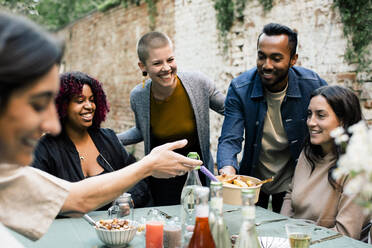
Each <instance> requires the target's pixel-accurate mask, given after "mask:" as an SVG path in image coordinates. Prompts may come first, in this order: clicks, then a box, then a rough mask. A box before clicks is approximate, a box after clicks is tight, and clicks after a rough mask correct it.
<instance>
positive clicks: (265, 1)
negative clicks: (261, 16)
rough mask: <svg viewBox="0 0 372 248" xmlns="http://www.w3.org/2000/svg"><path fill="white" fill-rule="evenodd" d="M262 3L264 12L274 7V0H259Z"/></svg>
mask: <svg viewBox="0 0 372 248" xmlns="http://www.w3.org/2000/svg"><path fill="white" fill-rule="evenodd" d="M258 1H259V2H260V4H261V5H262V8H263V10H264V12H265V13H266V12H269V11H270V10H271V9H272V8H273V0H258Z"/></svg>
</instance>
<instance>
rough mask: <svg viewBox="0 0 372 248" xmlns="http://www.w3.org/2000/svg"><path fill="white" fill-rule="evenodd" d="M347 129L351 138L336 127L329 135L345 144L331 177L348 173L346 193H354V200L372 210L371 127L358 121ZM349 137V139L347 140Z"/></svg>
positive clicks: (339, 143) (337, 142) (337, 141)
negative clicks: (344, 150) (344, 149)
mask: <svg viewBox="0 0 372 248" xmlns="http://www.w3.org/2000/svg"><path fill="white" fill-rule="evenodd" d="M348 131H349V132H350V133H352V136H351V138H350V139H349V137H345V136H347V135H346V134H345V133H344V130H343V129H341V128H337V129H335V130H334V131H332V133H331V135H332V137H334V138H335V142H336V144H338V145H342V144H346V142H347V141H348V144H347V147H346V153H345V154H343V155H342V156H341V157H340V159H339V160H338V162H337V163H338V168H337V169H335V170H334V172H333V177H334V178H335V179H339V178H341V177H343V176H345V175H349V181H348V183H347V185H345V188H344V191H345V193H346V194H353V195H356V196H357V197H356V202H357V203H359V204H361V205H363V206H366V209H367V210H368V211H371V212H372V208H371V204H370V203H369V201H371V198H372V129H369V128H368V126H367V125H366V124H365V123H364V122H363V121H360V122H358V123H357V124H355V125H353V126H351V127H350V128H349V129H348ZM348 139H349V140H348Z"/></svg>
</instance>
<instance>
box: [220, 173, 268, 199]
mask: <svg viewBox="0 0 372 248" xmlns="http://www.w3.org/2000/svg"><path fill="white" fill-rule="evenodd" d="M216 177H217V179H218V180H220V181H221V182H222V195H223V203H225V204H230V205H239V206H241V205H242V198H241V189H242V188H252V189H255V191H256V198H255V201H254V202H255V203H257V201H258V196H259V194H260V190H261V185H262V184H260V182H261V180H260V179H258V178H255V177H250V176H244V175H221V176H216ZM257 184H258V185H257Z"/></svg>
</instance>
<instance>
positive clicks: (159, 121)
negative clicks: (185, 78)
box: [150, 77, 200, 154]
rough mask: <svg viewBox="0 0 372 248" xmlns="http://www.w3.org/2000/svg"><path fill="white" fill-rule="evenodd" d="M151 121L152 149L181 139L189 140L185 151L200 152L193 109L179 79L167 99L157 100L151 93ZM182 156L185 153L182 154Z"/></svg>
mask: <svg viewBox="0 0 372 248" xmlns="http://www.w3.org/2000/svg"><path fill="white" fill-rule="evenodd" d="M150 120H151V121H150V128H151V129H150V131H151V136H152V140H151V146H152V147H155V146H158V145H161V144H164V143H166V142H172V141H175V140H179V139H187V140H188V144H187V146H186V147H185V148H184V149H183V150H188V151H190V149H194V150H193V151H198V152H199V150H200V147H199V142H198V134H197V129H196V122H195V116H194V112H193V108H192V106H191V102H190V99H189V97H188V95H187V93H186V90H185V88H184V87H183V85H182V84H181V81H180V80H179V78H178V77H177V85H176V88H175V90H174V92H173V93H172V95H171V96H169V97H168V98H167V99H165V100H163V101H160V100H157V99H155V98H154V96H153V94H152V93H151V100H150ZM185 152H186V151H185ZM182 154H184V153H183V152H182ZM199 154H200V153H199Z"/></svg>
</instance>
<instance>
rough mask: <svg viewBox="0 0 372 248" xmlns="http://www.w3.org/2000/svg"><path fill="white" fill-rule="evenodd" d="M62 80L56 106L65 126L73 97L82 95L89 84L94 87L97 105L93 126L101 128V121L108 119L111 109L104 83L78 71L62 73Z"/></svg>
mask: <svg viewBox="0 0 372 248" xmlns="http://www.w3.org/2000/svg"><path fill="white" fill-rule="evenodd" d="M60 82H61V85H60V89H59V93H58V95H57V98H56V106H57V111H58V115H59V120H60V122H61V125H62V126H63V123H64V121H65V118H66V116H67V107H68V104H69V103H70V101H71V99H72V97H73V96H77V95H80V94H81V92H82V90H83V85H84V84H87V85H89V86H90V88H91V89H92V92H93V95H94V103H95V105H96V111H95V114H94V117H93V124H92V128H99V127H100V125H101V123H102V122H103V121H104V120H105V119H106V115H107V113H108V112H109V111H110V109H109V105H108V102H107V99H106V94H105V92H104V91H103V89H102V84H101V83H100V82H98V80H96V79H94V78H92V77H90V76H88V75H87V74H85V73H82V72H78V71H74V72H65V73H63V74H61V76H60Z"/></svg>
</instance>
